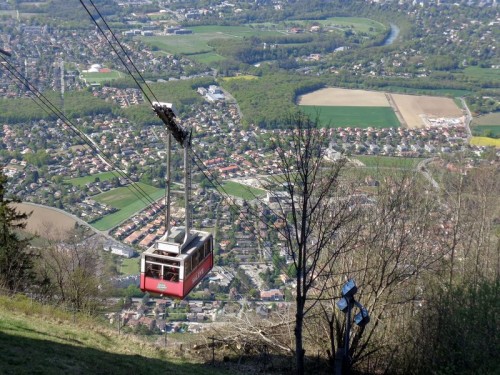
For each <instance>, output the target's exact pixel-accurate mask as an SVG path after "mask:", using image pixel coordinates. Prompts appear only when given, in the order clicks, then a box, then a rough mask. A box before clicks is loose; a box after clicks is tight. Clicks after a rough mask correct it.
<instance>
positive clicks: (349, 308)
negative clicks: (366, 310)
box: [342, 297, 354, 374]
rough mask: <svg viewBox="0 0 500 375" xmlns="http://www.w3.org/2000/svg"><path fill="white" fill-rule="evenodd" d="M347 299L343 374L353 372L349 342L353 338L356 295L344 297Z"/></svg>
mask: <svg viewBox="0 0 500 375" xmlns="http://www.w3.org/2000/svg"><path fill="white" fill-rule="evenodd" d="M344 298H345V299H346V300H347V314H346V324H345V337H344V357H343V361H342V362H343V363H342V369H343V370H344V371H343V372H342V373H343V374H349V373H350V372H351V364H350V362H351V360H350V357H349V342H350V340H351V337H350V336H351V311H352V303H353V300H354V297H344Z"/></svg>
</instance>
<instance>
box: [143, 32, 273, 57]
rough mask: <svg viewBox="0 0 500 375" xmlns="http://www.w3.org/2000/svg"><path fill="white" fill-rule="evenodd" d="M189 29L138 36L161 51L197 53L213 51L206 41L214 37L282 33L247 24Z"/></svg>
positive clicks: (227, 37) (226, 37)
mask: <svg viewBox="0 0 500 375" xmlns="http://www.w3.org/2000/svg"><path fill="white" fill-rule="evenodd" d="M189 30H192V31H193V33H192V34H186V35H165V36H153V37H140V39H141V41H142V42H144V43H146V44H148V45H150V46H152V47H155V48H157V49H159V50H161V51H165V52H169V53H172V54H184V55H197V54H209V53H211V52H213V48H212V47H210V46H209V45H208V43H209V42H210V41H211V40H215V39H240V38H243V37H251V36H262V35H264V36H265V35H272V36H276V35H282V34H280V33H278V32H276V31H261V30H256V29H253V28H251V27H249V26H195V27H190V28H189ZM213 55H214V56H218V55H215V54H213ZM211 58H213V56H212V57H211Z"/></svg>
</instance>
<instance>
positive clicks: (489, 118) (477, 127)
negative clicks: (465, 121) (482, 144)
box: [472, 112, 500, 137]
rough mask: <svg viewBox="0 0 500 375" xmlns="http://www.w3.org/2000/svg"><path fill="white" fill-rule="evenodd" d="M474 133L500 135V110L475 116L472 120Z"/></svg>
mask: <svg viewBox="0 0 500 375" xmlns="http://www.w3.org/2000/svg"><path fill="white" fill-rule="evenodd" d="M472 132H473V133H474V135H478V136H481V135H488V136H493V137H500V112H495V113H488V114H487V115H483V116H479V117H474V118H473V120H472Z"/></svg>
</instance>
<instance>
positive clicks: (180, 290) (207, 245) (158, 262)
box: [141, 227, 214, 299]
mask: <svg viewBox="0 0 500 375" xmlns="http://www.w3.org/2000/svg"><path fill="white" fill-rule="evenodd" d="M185 234H186V233H185V229H184V228H179V227H174V228H172V229H171V231H170V233H167V235H165V236H164V237H163V238H162V239H160V240H159V241H157V242H156V243H155V244H154V245H153V246H151V247H150V248H149V249H147V250H146V251H145V252H144V253H143V254H142V258H141V290H143V291H148V292H152V293H159V294H162V295H165V296H170V297H177V298H181V299H184V298H185V297H186V296H187V295H188V294H189V292H190V291H191V289H193V288H194V287H195V286H196V285H197V284H198V283H199V282H200V281H201V279H202V278H203V277H204V276H205V275H206V274H207V273H208V272H209V271H210V270H211V269H212V267H213V263H214V262H213V237H212V234H211V233H208V232H200V231H194V230H192V231H190V233H189V234H190V235H189V236H188V237H187V239H186V238H185V237H186V236H185ZM185 240H186V241H185Z"/></svg>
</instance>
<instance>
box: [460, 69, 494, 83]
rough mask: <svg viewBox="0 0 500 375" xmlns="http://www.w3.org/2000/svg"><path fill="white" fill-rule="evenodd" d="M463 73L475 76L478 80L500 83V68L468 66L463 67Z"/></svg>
mask: <svg viewBox="0 0 500 375" xmlns="http://www.w3.org/2000/svg"><path fill="white" fill-rule="evenodd" d="M464 74H465V75H466V76H467V77H471V78H476V79H478V80H480V81H484V82H491V83H494V82H497V83H500V69H492V68H480V67H477V66H469V67H467V68H465V69H464Z"/></svg>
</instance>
